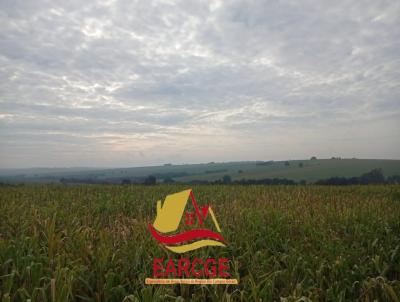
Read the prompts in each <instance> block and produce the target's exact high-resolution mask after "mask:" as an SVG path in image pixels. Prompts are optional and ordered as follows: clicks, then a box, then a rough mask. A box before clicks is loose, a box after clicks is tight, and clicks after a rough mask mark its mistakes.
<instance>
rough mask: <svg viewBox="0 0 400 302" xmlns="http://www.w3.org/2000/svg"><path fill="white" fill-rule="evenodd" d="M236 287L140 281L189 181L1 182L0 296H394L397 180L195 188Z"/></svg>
mask: <svg viewBox="0 0 400 302" xmlns="http://www.w3.org/2000/svg"><path fill="white" fill-rule="evenodd" d="M192 188H193V191H194V192H195V194H196V197H197V199H198V201H199V202H200V203H202V202H203V203H206V202H207V203H211V204H212V205H213V208H214V211H215V214H216V216H217V217H218V220H219V223H220V225H221V229H222V233H223V235H224V237H225V238H227V240H228V242H229V244H228V245H227V247H225V248H221V247H207V248H202V249H199V250H196V251H193V252H190V253H189V254H188V255H186V257H195V256H196V257H201V258H207V257H215V258H218V257H226V258H229V259H231V263H230V265H231V272H232V277H233V278H237V279H239V285H237V286H236V285H180V286H172V285H163V286H160V285H152V286H148V285H145V284H144V280H145V278H146V277H150V276H151V274H152V261H153V258H154V257H164V258H177V257H179V256H177V255H176V254H173V253H171V252H169V251H167V250H165V249H163V248H161V247H160V246H159V245H158V244H157V243H156V242H155V240H153V239H152V238H151V236H150V234H149V231H148V229H147V224H148V223H149V222H152V221H153V219H154V217H155V202H156V201H157V200H159V199H164V197H165V196H166V195H167V194H171V193H175V192H178V191H180V190H183V189H187V186H183V185H179V184H174V185H156V186H142V185H127V186H119V185H67V186H63V185H54V184H53V185H51V184H50V185H24V186H2V187H0V295H1V297H2V301H27V300H28V299H30V300H31V301H184V300H193V301H205V300H208V301H276V300H278V301H279V300H281V301H355V300H359V301H373V300H378V301H399V300H400V219H399V217H400V187H399V186H395V185H393V186H391V185H376V186H372V185H369V186H346V187H329V186H324V187H322V186H313V185H308V186H236V185H235V186H233V185H231V186H223V185H204V186H201V185H199V186H194V187H192Z"/></svg>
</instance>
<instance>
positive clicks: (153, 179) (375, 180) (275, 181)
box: [60, 169, 400, 186]
mask: <svg viewBox="0 0 400 302" xmlns="http://www.w3.org/2000/svg"><path fill="white" fill-rule="evenodd" d="M185 175H186V174H185V173H168V174H167V173H166V174H162V175H160V174H155V175H149V176H147V177H136V178H123V179H108V180H99V179H96V178H64V177H63V178H61V179H60V182H61V183H63V184H70V183H83V184H116V183H120V184H122V185H130V184H144V185H155V184H157V183H174V182H175V180H174V177H180V176H185ZM157 180H159V181H157ZM180 183H184V182H180ZM186 183H187V184H216V185H217V184H233V185H305V184H307V182H306V181H305V180H300V181H295V180H292V179H287V178H263V179H244V178H243V179H239V180H232V178H231V176H230V175H224V176H223V177H222V178H220V179H217V180H213V181H209V180H192V181H188V182H186ZM314 184H316V185H332V186H342V185H368V184H400V175H394V176H389V177H387V178H385V176H384V175H383V172H382V169H373V170H371V171H369V172H367V173H364V174H362V175H361V176H359V177H330V178H326V179H320V180H318V181H316V182H314Z"/></svg>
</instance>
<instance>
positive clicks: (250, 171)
mask: <svg viewBox="0 0 400 302" xmlns="http://www.w3.org/2000/svg"><path fill="white" fill-rule="evenodd" d="M372 169H381V170H382V171H383V174H384V175H385V176H386V177H390V176H393V175H400V160H383V159H315V160H310V159H305V160H288V161H243V162H222V163H218V162H215V163H214V162H210V163H203V164H180V165H173V164H165V165H162V166H148V167H132V168H113V169H99V168H97V169H89V168H68V169H65V168H64V169H62V168H52V169H40V168H36V169H35V168H33V169H15V170H0V182H6V183H49V182H52V183H59V182H63V180H67V181H68V182H70V183H80V182H86V183H104V182H105V183H114V184H120V183H121V182H122V181H123V180H129V181H131V182H132V183H136V182H139V183H141V182H143V180H144V179H145V178H146V177H147V176H149V175H154V176H155V177H156V178H157V181H158V182H164V181H165V179H172V180H173V181H175V182H180V183H188V182H196V181H215V180H219V179H221V178H222V177H223V176H225V175H229V176H230V177H231V179H232V180H241V179H263V178H285V179H290V180H294V181H302V180H304V181H306V182H307V183H313V182H315V181H317V180H320V179H324V178H329V177H357V176H360V175H361V174H363V173H367V172H369V171H371V170H372Z"/></svg>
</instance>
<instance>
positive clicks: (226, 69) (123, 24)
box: [0, 0, 400, 167]
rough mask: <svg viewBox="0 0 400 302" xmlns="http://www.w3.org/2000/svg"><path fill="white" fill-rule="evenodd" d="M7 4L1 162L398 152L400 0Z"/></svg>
mask: <svg viewBox="0 0 400 302" xmlns="http://www.w3.org/2000/svg"><path fill="white" fill-rule="evenodd" d="M0 6H1V10H0V25H1V29H0V38H1V40H0V41H1V42H0V141H1V143H0V158H1V159H0V166H1V167H27V166H79V165H83V166H105V165H107V166H130V165H142V164H158V163H163V162H171V161H178V162H202V161H210V160H217V161H218V160H252V159H253V160H255V159H286V158H289V157H291V158H301V157H309V156H311V155H317V156H320V157H330V156H343V157H345V156H349V157H353V156H358V157H373V158H400V153H399V151H398V150H400V136H399V135H398V130H399V129H400V122H399V120H400V119H399V117H400V103H399V91H400V87H399V83H400V82H399V80H400V73H399V70H400V59H399V51H400V42H399V41H400V32H399V31H398V30H397V28H398V27H399V25H400V4H399V3H397V2H393V1H361V2H354V1H336V2H335V3H333V2H332V3H327V2H321V1H302V2H301V3H299V2H298V1H289V0H287V1H262V0H259V1H250V0H249V1H192V0H185V1H146V2H145V1H131V0H129V1H128V0H120V1H119V0H115V1H100V0H99V1H86V2H84V3H83V2H81V1H68V2H67V3H66V2H65V1H45V0H40V1H35V2H26V1H2V2H1V4H0ZM341 138H343V139H341ZM365 138H368V139H369V140H370V141H371V142H374V141H375V142H379V145H378V147H377V146H375V147H371V146H369V145H368V144H366V143H365ZM349 139H351V140H350V141H349ZM332 148H333V149H332ZM332 150H334V152H336V154H331V153H332V152H333V151H332Z"/></svg>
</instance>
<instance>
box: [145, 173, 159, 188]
mask: <svg viewBox="0 0 400 302" xmlns="http://www.w3.org/2000/svg"><path fill="white" fill-rule="evenodd" d="M156 183H157V179H156V177H155V176H154V175H149V176H147V177H146V179H145V180H144V184H145V185H148V186H150V185H155V184H156Z"/></svg>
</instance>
